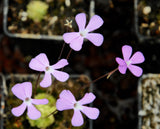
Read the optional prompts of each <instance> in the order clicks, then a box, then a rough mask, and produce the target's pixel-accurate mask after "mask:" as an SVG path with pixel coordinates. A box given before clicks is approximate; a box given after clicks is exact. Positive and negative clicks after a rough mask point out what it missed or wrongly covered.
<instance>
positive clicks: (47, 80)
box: [29, 53, 69, 87]
mask: <svg viewBox="0 0 160 129" xmlns="http://www.w3.org/2000/svg"><path fill="white" fill-rule="evenodd" d="M66 65H68V61H67V60H66V59H61V60H59V61H58V62H57V63H56V64H54V65H50V64H49V61H48V58H47V56H46V54H44V53H41V54H39V55H38V56H36V57H35V58H33V59H32V60H31V61H30V63H29V67H30V68H31V69H33V70H37V71H40V72H42V71H44V72H45V75H44V78H43V80H42V81H41V82H40V86H42V87H48V86H50V85H51V84H52V79H51V74H52V75H53V76H54V77H55V78H56V79H57V80H59V81H61V82H64V81H66V80H67V79H68V78H69V75H68V74H67V73H65V72H62V71H58V70H57V69H60V68H63V67H64V66H66Z"/></svg>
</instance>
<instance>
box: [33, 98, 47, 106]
mask: <svg viewBox="0 0 160 129" xmlns="http://www.w3.org/2000/svg"><path fill="white" fill-rule="evenodd" d="M32 103H33V104H35V105H40V104H47V103H48V99H32Z"/></svg>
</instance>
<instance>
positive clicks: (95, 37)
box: [86, 33, 104, 46]
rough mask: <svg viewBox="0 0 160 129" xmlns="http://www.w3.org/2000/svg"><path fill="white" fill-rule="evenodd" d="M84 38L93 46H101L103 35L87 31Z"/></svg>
mask: <svg viewBox="0 0 160 129" xmlns="http://www.w3.org/2000/svg"><path fill="white" fill-rule="evenodd" d="M86 38H87V39H88V40H89V41H90V42H92V43H93V44H94V45H95V46H101V45H102V43H103V40H104V38H103V35H101V34H98V33H89V34H87V36H86Z"/></svg>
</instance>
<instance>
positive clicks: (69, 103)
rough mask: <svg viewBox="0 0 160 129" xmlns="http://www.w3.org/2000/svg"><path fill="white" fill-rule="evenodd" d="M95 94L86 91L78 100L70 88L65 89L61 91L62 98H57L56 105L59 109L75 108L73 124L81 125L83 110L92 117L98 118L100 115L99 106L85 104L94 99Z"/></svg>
mask: <svg viewBox="0 0 160 129" xmlns="http://www.w3.org/2000/svg"><path fill="white" fill-rule="evenodd" d="M95 98H96V97H95V95H94V94H93V93H86V94H85V96H84V97H83V98H82V99H81V100H79V101H76V100H75V97H74V96H73V94H72V93H71V92H70V91H69V90H63V91H62V92H61V93H60V98H59V99H58V100H57V103H56V107H57V110H59V111H63V110H69V109H73V110H74V114H73V117H72V121H71V122H72V125H73V126H81V125H82V124H83V117H82V114H81V112H83V113H84V114H85V115H86V116H87V117H88V118H90V119H97V117H98V116H99V110H98V109H97V108H92V107H87V106H84V105H85V104H89V103H91V102H93V101H94V99H95Z"/></svg>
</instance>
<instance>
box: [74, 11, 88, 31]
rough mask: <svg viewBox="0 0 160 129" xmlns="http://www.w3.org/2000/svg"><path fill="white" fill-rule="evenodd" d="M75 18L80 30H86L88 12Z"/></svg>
mask: <svg viewBox="0 0 160 129" xmlns="http://www.w3.org/2000/svg"><path fill="white" fill-rule="evenodd" d="M75 20H76V23H77V25H78V27H79V31H81V30H84V29H85V25H86V14H85V13H79V14H77V15H76V17H75Z"/></svg>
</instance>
